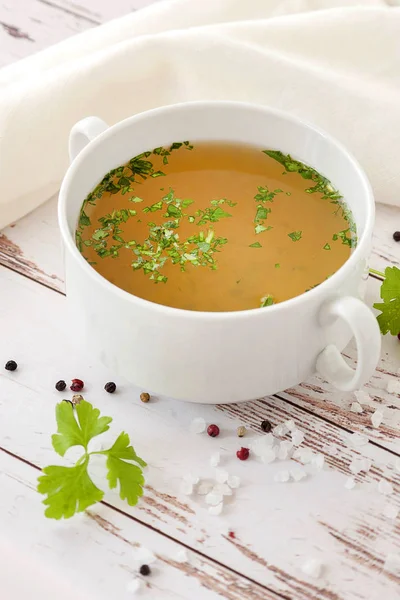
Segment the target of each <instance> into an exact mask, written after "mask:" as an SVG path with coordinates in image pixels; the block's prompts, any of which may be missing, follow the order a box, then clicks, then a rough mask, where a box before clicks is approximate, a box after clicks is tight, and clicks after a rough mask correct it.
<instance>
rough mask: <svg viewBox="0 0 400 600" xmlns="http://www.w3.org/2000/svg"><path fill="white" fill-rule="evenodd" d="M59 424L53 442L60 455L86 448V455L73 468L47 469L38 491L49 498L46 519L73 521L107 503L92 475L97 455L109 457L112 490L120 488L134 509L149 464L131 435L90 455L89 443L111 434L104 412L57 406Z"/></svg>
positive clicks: (85, 405)
mask: <svg viewBox="0 0 400 600" xmlns="http://www.w3.org/2000/svg"><path fill="white" fill-rule="evenodd" d="M56 420H57V433H55V434H54V435H53V436H52V439H51V441H52V445H53V448H54V450H55V451H56V452H57V454H59V455H60V456H64V455H65V453H66V451H67V450H68V449H69V448H72V447H73V446H82V448H83V454H82V456H81V457H80V458H79V460H78V461H77V462H76V463H75V465H74V466H72V467H64V466H58V465H51V466H49V467H45V468H44V469H43V475H41V476H40V477H39V478H38V488H37V489H38V492H39V493H40V494H45V495H46V498H45V499H44V500H43V504H45V505H46V506H47V508H46V510H45V515H46V517H48V518H49V519H61V518H64V519H69V518H70V517H73V516H74V515H75V514H76V513H78V512H82V511H84V510H86V509H87V508H88V507H89V506H92V505H93V504H96V503H97V502H100V501H101V500H102V499H103V496H104V492H103V491H102V490H101V489H99V488H98V487H97V486H96V485H95V484H94V483H93V481H92V479H91V477H90V475H89V472H88V468H89V465H90V459H91V456H93V455H94V454H100V455H102V456H104V457H106V468H107V480H108V486H109V488H110V489H114V488H116V487H117V486H119V495H120V498H121V499H122V500H126V501H127V503H128V504H129V505H130V506H134V505H135V504H136V503H137V502H138V500H139V498H140V496H142V494H143V484H144V477H143V473H142V468H141V467H145V466H146V463H145V462H144V460H142V459H141V458H140V457H139V456H138V455H137V454H136V452H135V450H134V449H133V447H132V446H131V445H130V440H129V435H128V434H127V433H125V432H122V433H120V435H119V436H118V437H117V439H116V440H115V442H114V444H113V445H112V446H111V448H109V449H108V450H101V451H97V452H89V449H88V446H89V442H90V441H91V440H92V439H93V438H94V437H96V436H98V435H101V434H102V433H105V432H106V431H108V430H109V428H110V427H109V425H110V423H111V421H112V418H111V417H102V416H100V411H99V410H98V409H97V408H93V406H92V405H91V404H90V403H89V402H86V401H85V400H82V401H81V403H80V404H78V405H77V406H76V410H74V408H73V406H72V405H71V404H70V403H69V402H60V403H59V404H57V406H56ZM134 463H136V464H134ZM138 465H139V466H138Z"/></svg>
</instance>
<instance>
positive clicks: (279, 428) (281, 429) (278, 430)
mask: <svg viewBox="0 0 400 600" xmlns="http://www.w3.org/2000/svg"><path fill="white" fill-rule="evenodd" d="M287 432H288V428H287V427H286V425H285V424H284V423H282V424H280V425H276V426H275V427H274V428H273V430H272V433H273V434H274V435H276V436H277V437H283V436H284V435H286V434H287Z"/></svg>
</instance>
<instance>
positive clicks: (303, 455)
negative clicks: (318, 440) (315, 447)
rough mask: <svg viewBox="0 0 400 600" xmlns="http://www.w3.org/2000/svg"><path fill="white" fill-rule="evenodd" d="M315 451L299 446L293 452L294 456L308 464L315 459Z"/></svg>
mask: <svg viewBox="0 0 400 600" xmlns="http://www.w3.org/2000/svg"><path fill="white" fill-rule="evenodd" d="M313 456H314V453H313V451H312V450H311V448H297V450H295V452H294V454H293V458H295V459H296V460H299V461H300V462H301V463H303V465H307V464H308V463H310V462H311V461H312V459H313Z"/></svg>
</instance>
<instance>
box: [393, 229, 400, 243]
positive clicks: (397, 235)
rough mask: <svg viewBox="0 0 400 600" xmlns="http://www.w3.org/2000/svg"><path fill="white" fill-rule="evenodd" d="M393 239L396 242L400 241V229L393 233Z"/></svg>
mask: <svg viewBox="0 0 400 600" xmlns="http://www.w3.org/2000/svg"><path fill="white" fill-rule="evenodd" d="M393 239H394V241H395V242H400V231H395V232H394V234H393Z"/></svg>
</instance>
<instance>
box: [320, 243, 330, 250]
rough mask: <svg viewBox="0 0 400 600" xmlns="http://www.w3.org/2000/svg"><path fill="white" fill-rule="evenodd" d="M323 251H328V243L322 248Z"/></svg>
mask: <svg viewBox="0 0 400 600" xmlns="http://www.w3.org/2000/svg"><path fill="white" fill-rule="evenodd" d="M322 249H323V250H330V249H331V247H330V245H329V244H328V243H326V244H325V246H324V247H323V248H322Z"/></svg>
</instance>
